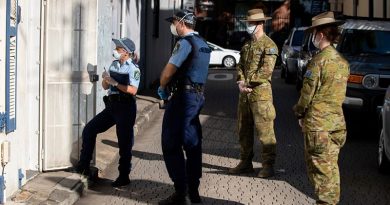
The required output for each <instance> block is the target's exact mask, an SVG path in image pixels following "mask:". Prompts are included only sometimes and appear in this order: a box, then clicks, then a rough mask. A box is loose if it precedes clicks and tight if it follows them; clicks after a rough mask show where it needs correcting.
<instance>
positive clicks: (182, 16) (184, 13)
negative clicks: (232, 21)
mask: <svg viewBox="0 0 390 205" xmlns="http://www.w3.org/2000/svg"><path fill="white" fill-rule="evenodd" d="M166 20H167V21H168V22H171V23H172V22H173V20H178V21H184V22H185V23H188V24H192V25H195V23H196V17H195V14H194V13H193V12H191V11H188V10H180V11H178V12H177V13H176V14H175V15H173V16H172V17H169V18H167V19H166Z"/></svg>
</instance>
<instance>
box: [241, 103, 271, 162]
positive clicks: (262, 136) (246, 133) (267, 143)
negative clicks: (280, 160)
mask: <svg viewBox="0 0 390 205" xmlns="http://www.w3.org/2000/svg"><path fill="white" fill-rule="evenodd" d="M275 116H276V114H275V108H274V105H273V104H272V101H270V100H269V101H268V100H267V101H256V102H249V101H248V99H247V98H240V101H239V104H238V135H239V140H240V145H241V149H240V157H241V160H242V161H252V158H253V143H254V137H253V133H254V132H253V131H254V128H255V129H256V135H257V138H258V139H259V140H260V142H261V145H262V152H261V156H262V159H263V166H264V165H273V164H274V163H275V156H276V154H275V153H276V138H275V133H274V119H275Z"/></svg>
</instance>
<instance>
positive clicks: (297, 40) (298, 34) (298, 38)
mask: <svg viewBox="0 0 390 205" xmlns="http://www.w3.org/2000/svg"><path fill="white" fill-rule="evenodd" d="M303 34H304V32H303V30H296V31H295V33H294V37H293V39H292V44H291V45H292V46H301V45H302V40H303Z"/></svg>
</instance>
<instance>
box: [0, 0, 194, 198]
mask: <svg viewBox="0 0 390 205" xmlns="http://www.w3.org/2000/svg"><path fill="white" fill-rule="evenodd" d="M188 2H192V1H183V0H164V1H160V0H67V1H64V0H2V1H0V82H1V83H2V85H1V86H0V144H1V145H2V146H0V148H1V149H0V165H3V166H4V172H3V173H4V174H3V175H0V195H1V194H3V196H4V197H7V196H10V195H11V194H13V193H14V192H15V191H17V190H18V189H19V188H20V187H21V186H22V185H23V184H25V183H26V181H28V180H29V179H31V178H32V177H33V176H35V175H36V174H37V173H39V172H42V171H48V170H56V169H62V168H67V167H71V166H73V164H74V163H75V162H77V160H78V155H79V149H80V146H81V133H82V129H83V128H84V126H85V124H86V123H87V122H88V121H89V120H90V119H91V118H92V117H93V116H95V115H96V114H97V113H98V112H100V111H101V110H102V109H103V106H104V105H103V102H102V97H103V96H104V95H105V91H104V90H103V89H102V88H101V86H100V85H101V79H100V77H99V76H100V74H101V73H102V71H103V69H104V67H108V66H109V65H110V63H111V61H112V57H111V55H112V49H113V44H112V42H111V39H112V38H119V37H129V38H130V39H132V40H133V41H134V42H135V44H136V52H137V53H138V54H139V56H140V68H141V71H142V74H143V78H142V82H141V86H142V87H148V86H149V85H150V84H151V83H152V82H154V81H156V80H157V79H158V78H159V74H160V72H161V70H162V69H163V67H164V65H165V64H166V62H167V60H168V58H169V56H170V53H171V48H172V44H173V39H172V36H171V34H170V30H169V23H167V22H165V21H164V19H165V18H167V17H169V16H171V15H172V14H173V13H174V12H175V11H176V10H178V9H181V8H183V5H184V4H188ZM97 151H99V150H97ZM3 179H4V180H3ZM4 185H5V186H4ZM4 187H6V189H5V190H4ZM4 197H2V196H0V201H3V199H4Z"/></svg>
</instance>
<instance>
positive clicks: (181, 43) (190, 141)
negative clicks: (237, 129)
mask: <svg viewBox="0 0 390 205" xmlns="http://www.w3.org/2000/svg"><path fill="white" fill-rule="evenodd" d="M167 21H169V22H171V27H170V28H171V32H172V34H173V35H175V36H177V37H178V38H179V40H178V41H177V43H176V45H175V48H174V50H173V52H172V56H171V58H170V59H169V62H168V63H167V65H166V66H165V68H164V70H163V71H162V73H161V76H160V87H159V88H158V94H159V96H160V98H161V99H163V100H167V99H168V98H169V101H168V102H167V104H166V108H165V114H164V119H163V125H162V151H163V156H164V161H165V165H166V167H167V170H168V174H169V176H170V178H171V179H172V181H173V182H174V186H175V193H174V194H173V195H171V196H169V197H168V198H167V199H164V200H162V201H160V202H159V204H188V203H189V200H188V197H189V199H190V200H191V202H192V203H200V202H201V199H200V196H199V192H198V188H199V183H200V178H201V175H202V128H201V124H200V121H199V113H200V111H201V109H202V107H203V104H204V100H205V99H204V95H203V93H204V85H205V83H206V79H207V74H208V67H209V62H210V52H211V50H210V48H209V47H208V45H207V43H206V42H205V41H204V40H203V39H202V38H201V37H200V36H199V35H198V33H197V32H195V31H194V27H195V23H196V17H195V16H194V14H193V13H192V12H189V11H186V10H183V11H179V12H177V13H176V14H175V15H174V16H173V17H171V18H168V19H167ZM183 149H184V151H185V154H186V159H185V158H184V153H183ZM187 195H188V196H187Z"/></svg>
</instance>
